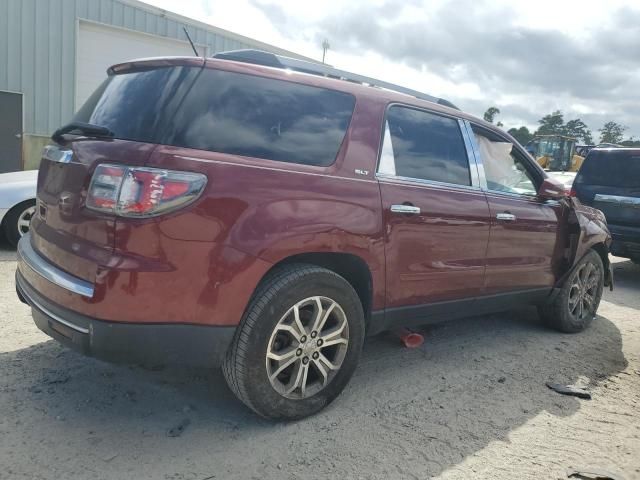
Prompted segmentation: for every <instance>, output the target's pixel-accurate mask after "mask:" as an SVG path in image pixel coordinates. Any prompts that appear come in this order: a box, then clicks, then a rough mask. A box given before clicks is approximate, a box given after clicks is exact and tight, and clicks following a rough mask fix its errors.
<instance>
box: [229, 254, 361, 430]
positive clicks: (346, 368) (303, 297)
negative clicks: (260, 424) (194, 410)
mask: <svg viewBox="0 0 640 480" xmlns="http://www.w3.org/2000/svg"><path fill="white" fill-rule="evenodd" d="M296 312H297V313H296ZM327 312H328V313H327ZM323 319H324V320H323ZM298 320H299V321H298ZM364 333H365V328H364V313H363V309H362V304H361V302H360V299H359V297H358V295H357V293H356V292H355V290H354V289H353V287H352V286H351V284H349V282H347V281H346V280H345V279H344V278H342V277H341V276H340V275H338V274H336V273H335V272H332V271H330V270H327V269H324V268H320V267H317V266H314V265H306V264H292V265H286V266H284V267H282V268H279V269H277V270H276V271H274V272H273V273H272V274H270V275H269V276H268V277H267V278H266V279H265V280H264V281H263V282H262V283H261V285H260V286H259V287H258V289H257V290H256V292H255V294H254V296H253V298H252V300H251V302H250V303H249V306H248V307H247V310H246V312H245V315H244V317H243V319H242V321H241V323H240V325H239V326H238V330H237V332H236V335H235V337H234V340H233V342H232V344H231V347H230V348H229V351H228V352H227V355H226V358H225V361H224V363H223V367H222V370H223V373H224V376H225V378H226V380H227V383H228V384H229V387H230V388H231V390H232V391H233V392H234V393H235V395H236V396H237V397H238V398H239V399H240V400H241V401H242V402H243V403H244V404H245V405H246V406H247V407H249V408H251V409H252V410H253V411H254V412H256V413H257V414H258V415H261V416H263V417H265V418H270V419H278V420H294V419H299V418H303V417H306V416H309V415H313V414H314V413H316V412H318V411H319V410H321V409H323V408H324V407H325V406H326V405H328V404H329V403H331V402H332V401H333V400H334V399H335V398H336V397H337V396H338V395H339V394H340V392H341V391H342V390H343V389H344V387H345V386H346V384H347V382H348V381H349V379H350V378H351V375H352V374H353V372H354V370H355V368H356V365H357V364H358V360H359V358H360V352H361V350H362V344H363V341H364Z"/></svg>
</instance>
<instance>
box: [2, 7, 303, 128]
mask: <svg viewBox="0 0 640 480" xmlns="http://www.w3.org/2000/svg"><path fill="white" fill-rule="evenodd" d="M227 1H231V0H227ZM80 19H84V20H90V21H94V22H100V23H104V24H107V25H112V26H115V27H121V28H128V29H131V30H137V31H140V32H146V33H149V34H152V35H159V36H164V37H169V38H176V39H180V40H184V32H183V31H182V27H183V26H186V27H187V29H188V30H189V33H190V34H191V35H192V37H193V39H194V41H195V42H196V43H198V44H206V45H207V54H208V55H213V54H214V53H215V52H219V51H222V50H229V49H235V48H259V49H263V50H271V51H274V52H277V53H282V54H285V55H290V56H296V57H299V58H302V57H300V56H299V55H296V54H295V53H292V52H287V51H285V50H282V49H279V48H277V47H274V46H270V45H265V44H263V43H261V42H258V41H254V40H251V39H248V38H245V37H242V36H239V35H236V34H233V33H231V32H225V31H224V30H220V29H217V28H215V27H211V26H208V25H205V24H203V23H202V22H199V21H197V20H192V19H187V18H185V17H181V16H179V15H175V14H172V13H170V12H165V11H163V10H160V9H157V8H155V7H153V6H150V5H146V4H143V3H141V2H138V1H136V0H0V90H6V91H14V92H21V93H23V94H24V131H25V134H27V135H29V134H31V135H50V134H51V132H52V131H53V130H55V129H56V128H57V127H58V126H60V124H61V123H63V122H64V121H67V120H68V119H70V118H71V116H72V115H73V109H74V98H75V75H76V65H75V62H76V41H77V32H78V26H77V25H78V20H80ZM105 48H108V45H107V46H105Z"/></svg>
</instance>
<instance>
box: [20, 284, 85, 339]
mask: <svg viewBox="0 0 640 480" xmlns="http://www.w3.org/2000/svg"><path fill="white" fill-rule="evenodd" d="M16 280H17V278H16ZM20 283H21V282H20V281H18V284H20ZM20 293H21V294H22V295H24V296H25V297H26V300H27V302H28V303H29V305H30V306H31V307H33V308H35V309H37V310H40V312H42V313H43V314H44V315H46V316H47V317H49V318H51V319H53V320H55V321H56V322H58V323H61V324H62V325H65V326H67V327H69V328H71V329H73V330H75V331H76V332H80V333H85V334H88V333H89V329H88V328H84V327H79V326H78V325H76V324H75V323H71V322H70V321H68V320H65V319H64V318H62V317H60V316H59V315H56V314H55V313H53V312H52V311H51V310H49V309H48V308H46V307H44V306H43V305H42V304H41V303H40V302H38V301H37V300H36V299H34V298H33V297H32V296H31V295H29V294H28V293H27V292H26V291H25V289H24V287H20Z"/></svg>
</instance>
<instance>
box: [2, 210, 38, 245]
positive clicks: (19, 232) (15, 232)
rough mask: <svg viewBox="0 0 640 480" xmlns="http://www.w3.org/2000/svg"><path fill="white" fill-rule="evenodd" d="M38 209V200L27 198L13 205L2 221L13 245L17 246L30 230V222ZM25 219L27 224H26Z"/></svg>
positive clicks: (7, 236) (5, 233) (7, 237)
mask: <svg viewBox="0 0 640 480" xmlns="http://www.w3.org/2000/svg"><path fill="white" fill-rule="evenodd" d="M35 211H36V201H35V200H27V201H25V202H22V203H19V204H18V205H16V206H15V207H13V208H12V209H11V210H9V212H7V214H6V215H5V217H4V219H3V221H2V227H3V230H4V235H5V237H6V239H7V240H8V241H9V243H10V244H11V245H13V246H14V247H16V246H17V245H18V241H19V240H20V238H22V236H23V235H24V234H25V233H27V232H28V231H29V225H28V224H29V223H30V222H31V218H32V217H33V215H34V213H35ZM24 221H26V222H27V224H26V225H25V224H24Z"/></svg>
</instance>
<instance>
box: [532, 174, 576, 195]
mask: <svg viewBox="0 0 640 480" xmlns="http://www.w3.org/2000/svg"><path fill="white" fill-rule="evenodd" d="M538 196H539V197H540V198H542V199H544V200H560V199H561V198H564V197H568V196H569V192H568V191H567V189H566V188H565V186H564V185H563V184H562V183H560V182H559V181H558V180H556V179H555V178H551V177H547V178H545V179H544V181H543V182H542V185H540V188H539V189H538Z"/></svg>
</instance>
